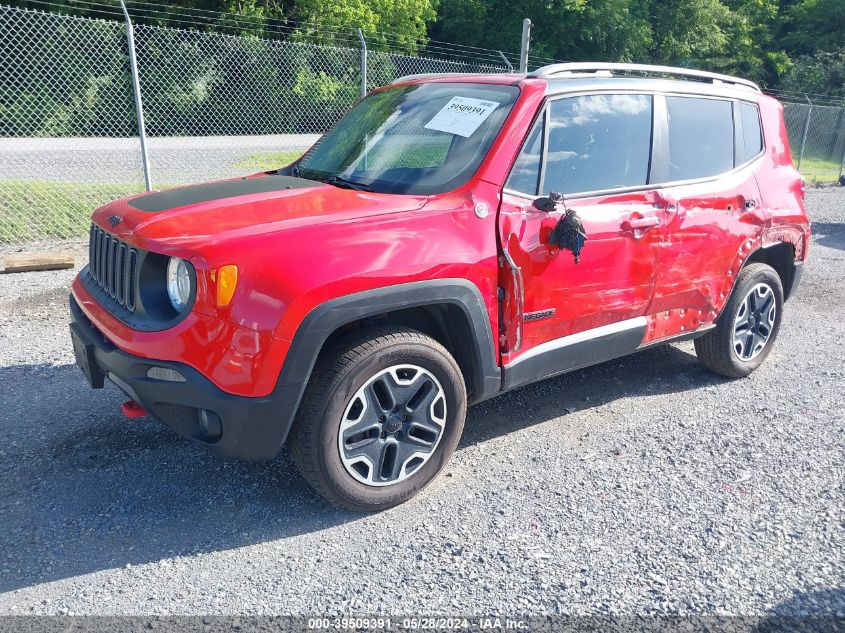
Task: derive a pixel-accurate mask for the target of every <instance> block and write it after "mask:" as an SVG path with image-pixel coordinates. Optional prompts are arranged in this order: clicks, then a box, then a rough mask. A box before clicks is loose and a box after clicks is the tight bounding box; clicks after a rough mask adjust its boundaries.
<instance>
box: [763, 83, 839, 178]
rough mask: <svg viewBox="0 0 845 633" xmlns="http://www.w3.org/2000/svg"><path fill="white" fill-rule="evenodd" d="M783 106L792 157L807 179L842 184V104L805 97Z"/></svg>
mask: <svg viewBox="0 0 845 633" xmlns="http://www.w3.org/2000/svg"><path fill="white" fill-rule="evenodd" d="M779 98H781V99H784V97H783V96H780V97H779ZM783 109H784V118H785V119H786V129H787V133H788V135H789V143H790V145H791V147H792V154H793V160H794V162H795V165H796V167H798V170H799V171H800V172H801V174H802V175H803V176H804V178H805V179H806V180H807V182H809V183H811V184H817V183H831V182H840V184H842V182H841V180H842V177H843V167H845V107H843V106H835V105H822V104H818V103H813V102H812V100H810V99H809V97H805V102H804V103H801V102H794V101H792V102H790V101H787V102H786V103H784V105H783Z"/></svg>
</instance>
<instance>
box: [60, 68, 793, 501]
mask: <svg viewBox="0 0 845 633" xmlns="http://www.w3.org/2000/svg"><path fill="white" fill-rule="evenodd" d="M803 195H804V185H803V181H802V179H801V177H800V175H799V174H798V173H797V172H796V171H795V169H793V167H792V160H791V156H790V150H789V144H788V142H787V136H786V130H785V127H784V120H783V110H782V107H781V105H780V104H779V103H778V102H777V101H775V100H774V99H772V98H769V97H767V96H764V95H763V94H761V92H760V90H759V89H758V88H757V86H756V85H755V84H753V83H751V82H749V81H745V80H742V79H736V78H732V77H727V76H723V75H715V74H711V73H705V72H699V71H689V70H682V69H673V68H665V67H655V66H639V65H620V64H562V65H554V66H549V67H545V68H542V69H540V70H537V71H535V72H533V73H530V74H527V75H516V74H505V75H482V74H479V75H439V76H415V77H404V78H402V79H399V80H397V81H396V82H394V83H393V85H391V86H387V87H383V88H379V89H378V90H375V91H373V92H372V93H371V94H370V95H369V96H367V97H366V98H364V99H363V100H361V101H360V102H359V103H358V104H357V105H356V106H355V107H353V108H352V110H351V111H350V112H349V113H348V114H347V115H346V116H345V117H344V118H343V119H342V120H341V121H340V122H339V123H338V124H337V125H336V126H335V127H334V128H333V129H332V130H331V131H330V132H329V133H327V134H326V135H325V136H324V137H323V138H322V139H321V140H320V141H319V142H318V143H317V144H316V145H315V146H314V147H312V148H311V149H310V150H309V151H308V152H307V153H306V154H305V155H304V156H303V157H302V158H300V159H299V160H298V161H296V162H295V163H294V164H292V165H290V166H288V167H285V168H282V169H279V170H278V171H273V172H268V173H260V174H255V175H253V176H250V177H246V178H236V179H232V180H224V181H218V182H211V183H206V184H200V185H196V186H189V187H181V188H178V189H172V190H168V191H162V192H153V193H146V194H141V195H136V196H133V197H130V198H125V199H122V200H117V201H115V202H112V203H110V204H107V205H106V206H104V207H102V208H100V209H98V210H97V211H96V212H95V213H94V214H93V223H92V225H91V235H90V263H89V265H88V266H87V267H85V268H84V269H83V270H82V272H80V274H79V276H78V277H77V278H76V280H75V281H74V283H73V290H72V296H71V298H70V309H71V315H72V323H71V333H72V338H73V345H74V350H75V353H76V357H77V361H78V364H79V366H80V367H81V368H82V370H83V372H84V374H85V376H86V377H87V379H88V381H89V382H90V384H91V386H92V387H94V388H100V387H102V386H103V384H104V378H106V377H107V378H109V379H110V380H111V381H112V382H114V383H115V384H117V386H118V387H120V389H122V390H123V391H124V392H125V393H126V394H128V396H129V397H130V398H131V399H132V400H134V401H135V403H128V404H130V405H132V406H134V407H135V408H136V411H138V412H139V413H143V411H147V412H149V413H150V414H151V415H153V416H154V417H156V418H158V419H159V420H161V421H162V422H164V423H165V424H167V425H168V426H170V427H172V428H173V429H175V430H176V431H177V432H179V433H181V434H182V435H184V436H185V437H188V438H190V439H191V440H193V441H194V442H197V443H199V444H202V445H204V446H207V447H208V448H209V449H211V450H212V451H214V452H216V453H219V454H220V455H225V456H233V457H240V458H248V459H257V460H268V459H272V458H273V457H275V456H276V455H277V454H278V453H279V451H280V450H281V448H282V445H283V444H284V443H285V441H287V442H288V444H289V446H290V450H291V452H292V454H293V457H294V459H295V461H296V463H297V464H298V466H299V468H300V470H301V471H302V474H303V475H304V476H305V478H306V479H307V480H308V481H309V482H310V483H311V484H312V485H313V486H314V487H315V488H316V489H317V490H318V491H319V492H320V493H321V494H323V495H324V496H325V497H326V498H328V499H329V500H331V501H332V502H334V503H337V504H340V505H342V506H345V507H347V508H351V509H355V510H376V509H381V508H386V507H389V506H392V505H395V504H397V503H400V502H402V501H404V500H406V499H408V498H409V497H411V496H412V495H413V494H414V493H416V492H417V491H419V490H420V489H421V488H422V487H423V486H425V485H426V484H427V483H428V482H429V481H431V480H432V478H434V477H435V476H436V475H437V473H438V472H439V471H440V470H441V469H442V468H443V467H444V465H445V464H446V462H447V460H448V459H449V457H450V455H451V454H452V452H453V451H454V450H455V446H456V445H457V444H458V440H459V438H460V435H461V431H462V428H463V425H464V417H465V414H466V408H467V405H468V404H472V403H476V402H479V401H481V400H485V399H487V398H491V397H493V396H496V395H497V394H501V393H503V392H505V391H508V390H510V389H514V388H517V387H519V386H521V385H525V384H527V383H530V382H533V381H536V380H542V379H544V378H548V377H549V376H554V375H557V374H561V373H564V372H567V371H572V370H574V369H578V368H580V367H585V366H587V365H591V364H594V363H600V362H602V361H606V360H608V359H611V358H616V357H619V356H622V355H624V354H629V353H632V352H635V351H637V350H641V349H643V348H646V347H649V346H652V345H656V344H660V343H665V342H667V341H674V340H679V339H695V349H696V352H697V354H698V356H699V357H700V358H701V360H702V362H703V363H704V364H705V365H706V366H707V367H709V368H710V369H712V370H713V371H715V372H717V373H720V374H722V375H725V376H730V377H741V376H745V375H747V374H749V373H750V372H752V371H753V370H754V369H755V368H756V367H757V366H758V365H760V363H762V362H763V360H764V359H765V358H766V356H767V355H768V354H769V352H770V351H771V347H772V345H773V344H774V341H775V337H776V336H777V333H778V329H779V326H780V321H781V315H782V314H783V302H784V300H785V299H786V298H788V297H789V295H790V293H791V292H792V291H793V290H794V289H795V287H796V285H797V283H798V281H799V279H800V277H801V271H802V266H801V265H802V264H803V262H804V260H805V257H806V255H807V245H808V239H809V226H808V221H807V216H806V213H805V211H804V206H803Z"/></svg>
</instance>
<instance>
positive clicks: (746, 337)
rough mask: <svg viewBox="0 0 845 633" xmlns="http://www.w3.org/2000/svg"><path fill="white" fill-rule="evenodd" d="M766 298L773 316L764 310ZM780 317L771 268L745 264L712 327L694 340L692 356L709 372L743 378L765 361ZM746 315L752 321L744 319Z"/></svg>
mask: <svg viewBox="0 0 845 633" xmlns="http://www.w3.org/2000/svg"><path fill="white" fill-rule="evenodd" d="M752 293H754V294H753V297H752ZM749 297H751V300H753V301H754V302H755V304H754V305H753V306H752V304H749V303H748V301H749ZM769 299H771V301H772V302H773V307H774V314H772V313H771V312H770V308H769V307H768V306H769V303H768V301H769ZM782 314H783V286H782V284H781V281H780V277H779V276H778V274H777V273H776V272H775V270H774V269H773V268H772V267H771V266H767V265H766V264H756V263H755V264H749V265H748V266H746V267H745V268H743V269H742V270H741V271H740V272H739V275H738V276H737V279H736V284H735V285H734V289H733V292H732V293H731V296H730V298H729V299H728V302H727V304H726V305H725V309H724V310H723V311H722V314H721V315H720V316H719V319H718V320H717V321H716V327H715V328H713V329H712V330H710V331H709V332H707V334H705V335H704V336H702V337H701V338H698V339H696V340H695V353H696V355H697V356H698V358H699V360H700V361H701V362H702V363H704V365H705V367H707V368H708V369H709V370H710V371H713V372H715V373H717V374H721V375H722V376H727V377H729V378H743V377H745V376H747V375H748V374H750V373H751V372H752V371H754V370H755V369H757V368H758V367H759V366H760V365H761V364H762V363H763V361H764V360H766V357H767V356H768V355H769V352H770V351H771V350H772V346H773V345H774V342H775V339H776V338H777V335H778V332H779V331H780V322H781V316H782ZM749 315H751V316H752V317H753V318H751V319H748V316H749ZM743 320H745V323H743ZM735 331H736V332H737V333H738V334H737V337H736V338H734V333H735ZM766 331H768V334H767V335H766ZM764 335H765V336H764Z"/></svg>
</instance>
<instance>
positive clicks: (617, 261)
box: [499, 94, 667, 387]
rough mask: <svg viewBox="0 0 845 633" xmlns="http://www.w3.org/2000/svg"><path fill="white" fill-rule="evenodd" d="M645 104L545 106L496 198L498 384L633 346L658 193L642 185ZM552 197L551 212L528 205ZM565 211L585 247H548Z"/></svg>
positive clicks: (647, 146)
mask: <svg viewBox="0 0 845 633" xmlns="http://www.w3.org/2000/svg"><path fill="white" fill-rule="evenodd" d="M652 104H653V98H652V97H651V96H650V95H644V94H593V95H586V96H574V97H565V98H561V99H557V100H553V101H551V102H550V103H549V104H548V105H547V107H546V108H545V110H544V111H543V113H542V114H541V115H540V117H539V118H538V120H537V121H536V122H535V124H534V127H533V129H532V131H531V133H530V134H529V137H528V138H527V140H526V142H525V145H524V147H523V149H522V151H521V153H520V155H519V157H518V158H517V161H516V163H515V165H514V168H513V171H512V173H511V175H510V178H509V180H508V182H507V184H506V188H505V191H504V192H503V195H502V203H501V208H500V213H499V232H500V234H499V237H500V241H501V247H502V253H503V255H502V257H501V261H500V271H501V272H500V286H501V287H502V288H503V292H502V295H503V297H502V313H501V316H502V324H501V325H502V327H501V328H500V331H501V332H502V337H501V340H500V348H501V351H502V360H503V364H504V365H505V374H506V378H505V382H506V385H505V386H506V387H513V386H517V385H518V384H523V383H525V382H530V381H532V380H536V379H538V378H542V377H544V376H548V375H553V374H556V373H560V372H562V371H567V370H569V369H573V368H576V367H580V366H584V365H589V364H592V363H595V362H600V361H602V360H606V359H608V358H613V357H616V356H619V355H622V354H625V353H627V352H629V351H632V350H633V349H636V347H637V346H638V345H639V344H640V342H641V341H642V339H643V336H644V332H645V318H644V317H643V315H644V314H645V313H646V310H647V309H648V306H649V303H650V302H651V298H652V294H653V292H654V283H655V277H656V265H657V258H658V250H659V243H660V235H661V231H660V226H661V224H662V223H663V222H664V219H665V217H666V213H667V209H666V204H665V197H664V196H663V193H662V192H661V191H660V190H659V189H657V188H650V187H649V186H648V182H649V178H650V174H649V171H650V162H651V161H650V159H651V145H652V143H651V139H652V119H653V116H652V115H653V105H652ZM540 192H544V194H545V195H548V194H549V192H559V193H562V194H563V201H562V202H559V203H558V204H557V205H556V206H554V208H547V210H541V209H538V208H537V206H536V205H535V203H534V201H535V199H536V198H537V197H538V195H543V194H541V193H540ZM566 209H571V210H574V211H575V214H576V216H577V218H578V219H579V220H580V223H581V226H582V227H583V232H584V233H585V234H586V241H585V242H584V243H583V246H582V247H581V249H580V252H579V253H578V257H577V261H576V255H575V253H574V252H572V251H571V250H567V249H566V248H561V247H560V245H559V244H555V243H551V240H550V238H551V235H552V233H553V231H554V228H555V226H556V224H557V223H558V222H559V221H560V220H561V218H562V217H563V216H564V214H565V210H566Z"/></svg>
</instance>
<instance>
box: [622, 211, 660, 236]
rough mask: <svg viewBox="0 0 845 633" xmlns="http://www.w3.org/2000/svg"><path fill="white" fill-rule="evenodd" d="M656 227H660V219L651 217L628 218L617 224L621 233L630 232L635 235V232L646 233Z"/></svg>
mask: <svg viewBox="0 0 845 633" xmlns="http://www.w3.org/2000/svg"><path fill="white" fill-rule="evenodd" d="M656 226H660V218H657V217H655V216H653V215H652V216H649V217H646V218H628V219H626V220H622V222H620V224H619V227H620V228H621V229H622V230H623V231H631V232H633V233H635V234H636V232H637V231H641V232H644V231H648V230H649V229H653V228H655V227H656ZM637 237H639V236H637Z"/></svg>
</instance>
